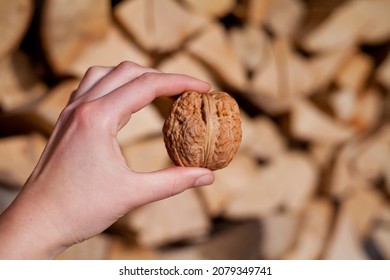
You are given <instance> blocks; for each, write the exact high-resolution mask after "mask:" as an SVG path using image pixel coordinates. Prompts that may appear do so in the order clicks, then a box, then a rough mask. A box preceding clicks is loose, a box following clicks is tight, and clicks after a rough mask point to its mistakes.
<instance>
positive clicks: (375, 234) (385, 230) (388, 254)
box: [369, 204, 390, 260]
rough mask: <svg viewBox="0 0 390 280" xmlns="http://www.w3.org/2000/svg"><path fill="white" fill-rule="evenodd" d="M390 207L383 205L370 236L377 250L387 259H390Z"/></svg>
mask: <svg viewBox="0 0 390 280" xmlns="http://www.w3.org/2000/svg"><path fill="white" fill-rule="evenodd" d="M389 225H390V206H389V204H382V207H381V208H380V209H379V211H378V213H377V215H376V217H375V224H374V226H373V229H372V231H371V232H370V234H369V238H370V239H371V240H372V243H373V244H374V246H375V248H376V250H377V251H378V252H379V254H380V256H381V257H382V258H383V259H385V260H389V259H390V228H389Z"/></svg>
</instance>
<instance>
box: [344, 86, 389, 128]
mask: <svg viewBox="0 0 390 280" xmlns="http://www.w3.org/2000/svg"><path fill="white" fill-rule="evenodd" d="M383 110H384V108H383V100H382V94H381V92H380V91H379V90H378V89H377V88H374V87H371V88H369V89H367V90H366V91H365V92H364V93H363V94H361V95H360V96H359V97H358V100H357V102H356V106H355V112H354V115H353V116H352V118H351V120H350V121H349V124H350V125H351V126H352V127H353V128H354V129H355V130H356V131H358V132H360V133H367V132H369V131H371V130H373V129H374V128H375V127H377V125H378V124H379V122H380V120H381V117H382V113H383Z"/></svg>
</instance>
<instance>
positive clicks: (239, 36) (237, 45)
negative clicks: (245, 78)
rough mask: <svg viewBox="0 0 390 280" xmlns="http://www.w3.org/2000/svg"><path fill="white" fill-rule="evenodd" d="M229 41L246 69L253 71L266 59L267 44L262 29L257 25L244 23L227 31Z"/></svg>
mask: <svg viewBox="0 0 390 280" xmlns="http://www.w3.org/2000/svg"><path fill="white" fill-rule="evenodd" d="M229 38H230V42H231V44H232V46H233V48H234V49H235V51H236V53H237V54H238V56H239V57H240V59H241V61H242V63H243V64H244V65H245V66H246V68H247V69H249V70H251V71H253V70H255V69H256V68H258V67H261V66H259V65H261V64H262V63H263V62H264V61H265V59H266V57H265V56H266V54H267V52H266V46H267V44H269V42H268V38H267V36H266V34H265V33H264V31H263V30H262V29H261V28H259V27H254V26H252V25H245V26H244V27H242V28H239V27H234V28H232V29H231V30H230V31H229Z"/></svg>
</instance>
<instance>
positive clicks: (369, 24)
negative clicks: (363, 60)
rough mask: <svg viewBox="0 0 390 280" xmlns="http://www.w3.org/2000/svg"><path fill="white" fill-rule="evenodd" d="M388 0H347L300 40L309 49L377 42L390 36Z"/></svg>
mask: <svg viewBox="0 0 390 280" xmlns="http://www.w3.org/2000/svg"><path fill="white" fill-rule="evenodd" d="M389 13H390V4H389V1H387V0H378V1H369V0H359V1H356V0H355V1H346V2H345V3H344V4H342V5H341V6H339V7H338V8H337V9H335V10H334V11H333V12H332V14H331V15H330V16H329V17H328V18H327V19H326V20H325V21H323V22H322V23H321V24H320V25H319V26H317V27H316V28H315V29H314V30H312V31H311V32H310V33H309V34H308V35H307V36H306V37H305V38H304V40H303V42H302V44H303V46H304V47H305V48H306V49H307V50H310V51H326V50H335V49H339V48H344V47H349V46H353V45H358V44H360V43H366V44H379V43H382V42H385V41H386V40H387V39H388V38H389V36H390V22H389V20H388V15H389Z"/></svg>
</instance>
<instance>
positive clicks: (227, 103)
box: [163, 91, 241, 170]
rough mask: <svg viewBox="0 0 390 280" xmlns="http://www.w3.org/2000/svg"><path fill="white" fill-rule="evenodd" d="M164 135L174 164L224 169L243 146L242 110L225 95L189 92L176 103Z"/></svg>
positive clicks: (221, 93) (222, 93)
mask: <svg viewBox="0 0 390 280" xmlns="http://www.w3.org/2000/svg"><path fill="white" fill-rule="evenodd" d="M163 132H164V142H165V147H166V149H167V151H168V154H169V156H170V158H171V159H172V161H173V162H174V163H175V165H179V166H187V167H189V166H192V167H205V168H208V169H211V170H216V169H221V168H224V167H226V166H227V165H228V164H229V162H230V161H231V160H232V159H233V157H234V155H235V154H236V152H237V150H238V148H239V146H240V143H241V118H240V110H239V107H238V105H237V103H236V101H235V100H234V99H233V98H232V97H231V96H230V95H229V94H227V93H226V92H218V91H214V92H210V93H204V94H202V93H198V92H194V91H188V92H185V93H183V94H182V95H181V96H180V97H179V98H178V99H177V100H176V101H175V102H174V103H173V105H172V107H171V110H170V113H169V116H168V118H167V119H166V121H165V123H164V127H163Z"/></svg>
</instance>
